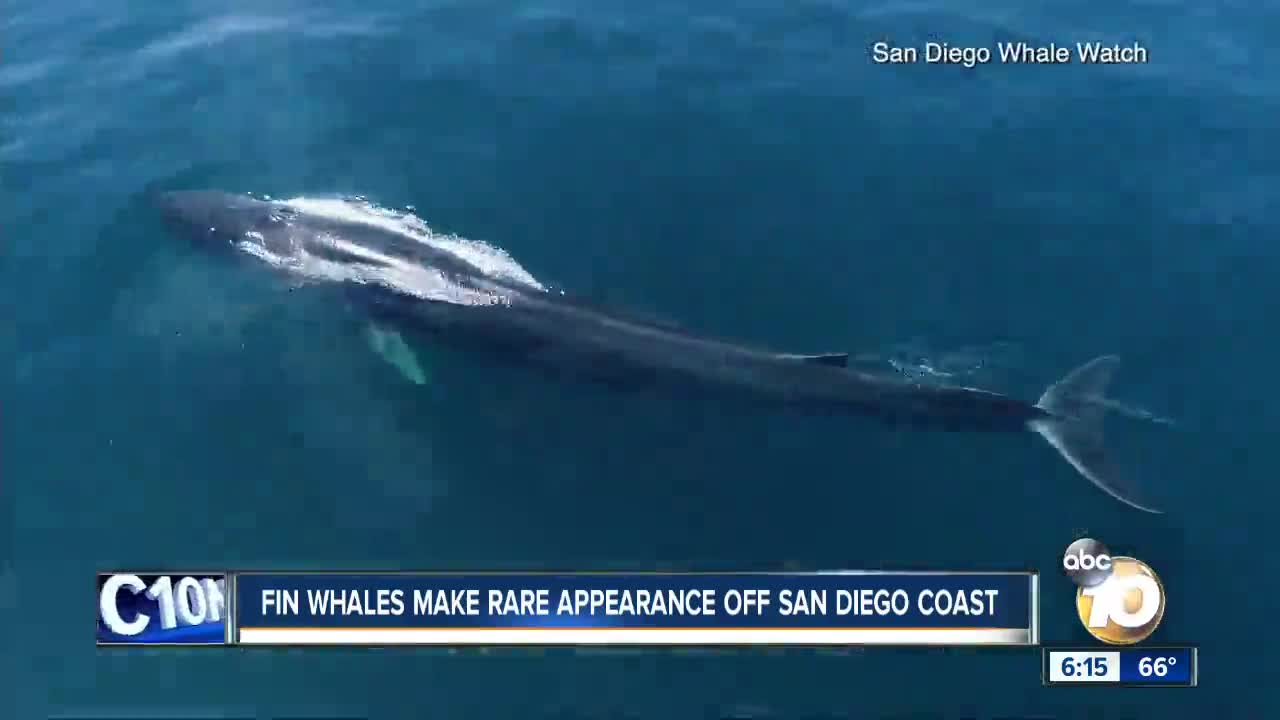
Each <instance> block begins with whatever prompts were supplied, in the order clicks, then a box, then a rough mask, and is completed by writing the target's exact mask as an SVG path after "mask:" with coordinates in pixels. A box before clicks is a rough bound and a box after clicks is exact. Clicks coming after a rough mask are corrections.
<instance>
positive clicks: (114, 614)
mask: <svg viewBox="0 0 1280 720" xmlns="http://www.w3.org/2000/svg"><path fill="white" fill-rule="evenodd" d="M226 607H227V603H226V578H225V577H224V576H220V575H176V576H175V575H135V574H129V573H117V574H111V575H99V576H98V619H99V620H100V621H101V622H102V624H103V625H105V626H106V629H107V630H109V631H110V632H112V633H114V634H116V635H119V636H122V637H134V636H137V635H140V634H142V633H143V632H145V631H146V630H148V628H152V627H153V626H152V623H153V622H155V623H158V624H159V627H160V629H161V630H174V629H176V628H179V627H193V626H197V625H205V624H215V623H221V622H222V621H223V620H224V618H225V616H226Z"/></svg>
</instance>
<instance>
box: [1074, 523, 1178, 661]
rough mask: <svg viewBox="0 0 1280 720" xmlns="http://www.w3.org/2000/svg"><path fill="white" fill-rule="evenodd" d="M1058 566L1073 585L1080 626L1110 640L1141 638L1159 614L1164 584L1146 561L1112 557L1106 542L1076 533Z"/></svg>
mask: <svg viewBox="0 0 1280 720" xmlns="http://www.w3.org/2000/svg"><path fill="white" fill-rule="evenodd" d="M1062 569H1063V571H1064V572H1066V574H1067V576H1068V577H1070V578H1071V580H1072V582H1074V583H1075V584H1076V585H1077V586H1078V589H1077V590H1076V611H1077V613H1078V614H1079V615H1080V622H1081V623H1083V624H1084V629H1085V630H1088V631H1089V634H1090V635H1092V636H1094V637H1095V638H1097V639H1099V640H1101V641H1103V642H1105V643H1110V644H1113V645H1132V644H1134V643H1138V642H1142V641H1143V640H1146V639H1147V638H1148V637H1150V636H1151V633H1153V632H1155V630H1156V628H1157V627H1159V625H1160V620H1161V619H1163V618H1164V587H1163V586H1162V585H1161V584H1160V578H1159V577H1157V576H1156V573H1155V571H1154V570H1152V569H1151V568H1150V567H1149V566H1148V565H1147V564H1146V563H1144V562H1142V561H1141V560H1138V559H1136V558H1131V557H1123V556H1119V557H1116V556H1112V555H1111V553H1110V552H1109V551H1108V550H1107V548H1106V546H1105V545H1103V544H1102V543H1100V542H1098V541H1097V540H1094V539H1092V538H1081V539H1079V540H1077V541H1075V542H1073V543H1071V545H1070V546H1069V547H1068V548H1067V551H1066V553H1064V554H1063V556H1062Z"/></svg>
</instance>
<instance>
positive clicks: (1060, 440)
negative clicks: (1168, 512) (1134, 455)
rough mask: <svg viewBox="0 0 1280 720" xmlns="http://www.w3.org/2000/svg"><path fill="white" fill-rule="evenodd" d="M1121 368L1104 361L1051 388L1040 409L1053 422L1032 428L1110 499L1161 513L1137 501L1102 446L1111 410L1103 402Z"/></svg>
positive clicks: (1108, 357) (1093, 362)
mask: <svg viewBox="0 0 1280 720" xmlns="http://www.w3.org/2000/svg"><path fill="white" fill-rule="evenodd" d="M1119 364H1120V358H1118V357H1116V356H1114V355H1103V356H1102V357H1098V358H1094V359H1093V360H1090V361H1089V362H1087V363H1085V364H1084V365H1081V366H1080V367H1078V368H1076V369H1075V370H1072V371H1071V372H1070V373H1068V374H1067V376H1066V377H1064V378H1062V379H1061V380H1059V381H1058V382H1057V383H1054V384H1053V385H1050V386H1049V389H1048V390H1045V391H1044V395H1042V396H1040V401H1039V402H1038V403H1036V406H1037V407H1039V408H1040V409H1041V410H1044V411H1045V412H1047V413H1049V414H1050V415H1052V416H1053V417H1051V418H1047V419H1044V420H1035V421H1033V422H1032V423H1031V428H1032V429H1033V430H1035V431H1036V432H1038V433H1040V434H1041V435H1042V436H1044V439H1045V440H1048V441H1049V444H1050V445H1052V446H1053V447H1054V449H1056V450H1057V451H1058V452H1059V453H1061V454H1062V457H1063V458H1065V459H1066V461H1067V462H1069V463H1071V466H1072V467H1074V468H1075V469H1076V470H1077V471H1079V473H1080V474H1081V475H1083V476H1085V477H1086V478H1088V479H1089V480H1090V481H1091V482H1092V483H1093V484H1094V485H1097V486H1098V487H1100V488H1102V489H1103V490H1105V491H1106V492H1107V494H1109V495H1111V496H1112V497H1114V498H1116V499H1117V500H1120V501H1121V502H1123V503H1125V504H1126V505H1129V506H1132V507H1135V508H1137V509H1139V510H1144V511H1146V512H1153V513H1158V512H1160V511H1159V510H1157V509H1155V508H1153V507H1151V506H1150V505H1147V504H1145V503H1143V502H1141V501H1140V500H1139V499H1138V493H1137V491H1136V489H1135V488H1134V487H1133V486H1132V485H1130V484H1129V483H1128V482H1127V481H1126V480H1125V479H1124V476H1123V475H1122V474H1121V473H1119V472H1118V471H1117V470H1116V468H1115V467H1114V466H1113V465H1112V463H1111V460H1110V458H1109V457H1108V454H1107V450H1106V447H1105V446H1104V445H1103V442H1102V421H1103V416H1104V415H1105V414H1106V411H1107V406H1106V404H1105V403H1103V402H1101V401H1102V400H1104V399H1105V398H1104V395H1103V393H1104V392H1105V391H1106V389H1107V384H1108V383H1110V382H1111V376H1112V375H1114V374H1115V370H1116V366H1117V365H1119Z"/></svg>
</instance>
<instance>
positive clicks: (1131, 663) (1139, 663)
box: [1120, 647, 1197, 687]
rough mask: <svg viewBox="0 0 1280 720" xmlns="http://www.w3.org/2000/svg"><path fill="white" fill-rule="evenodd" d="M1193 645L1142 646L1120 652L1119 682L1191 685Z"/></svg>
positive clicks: (1194, 659)
mask: <svg viewBox="0 0 1280 720" xmlns="http://www.w3.org/2000/svg"><path fill="white" fill-rule="evenodd" d="M1196 655H1197V653H1196V652H1195V650H1194V648H1187V647H1178V648H1169V647H1146V648H1142V647H1140V648H1125V649H1124V650H1121V651H1120V682H1122V683H1125V684H1128V685H1181V686H1188V687H1189V686H1193V685H1194V684H1195V677H1196V675H1197V672H1196V660H1197V657H1196Z"/></svg>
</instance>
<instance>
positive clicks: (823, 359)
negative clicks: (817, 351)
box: [783, 353, 849, 367]
mask: <svg viewBox="0 0 1280 720" xmlns="http://www.w3.org/2000/svg"><path fill="white" fill-rule="evenodd" d="M783 357H785V358H787V359H788V360H795V361H797V362H807V363H813V364H815V365H831V366H832V367H849V353H823V354H821V355H783Z"/></svg>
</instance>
